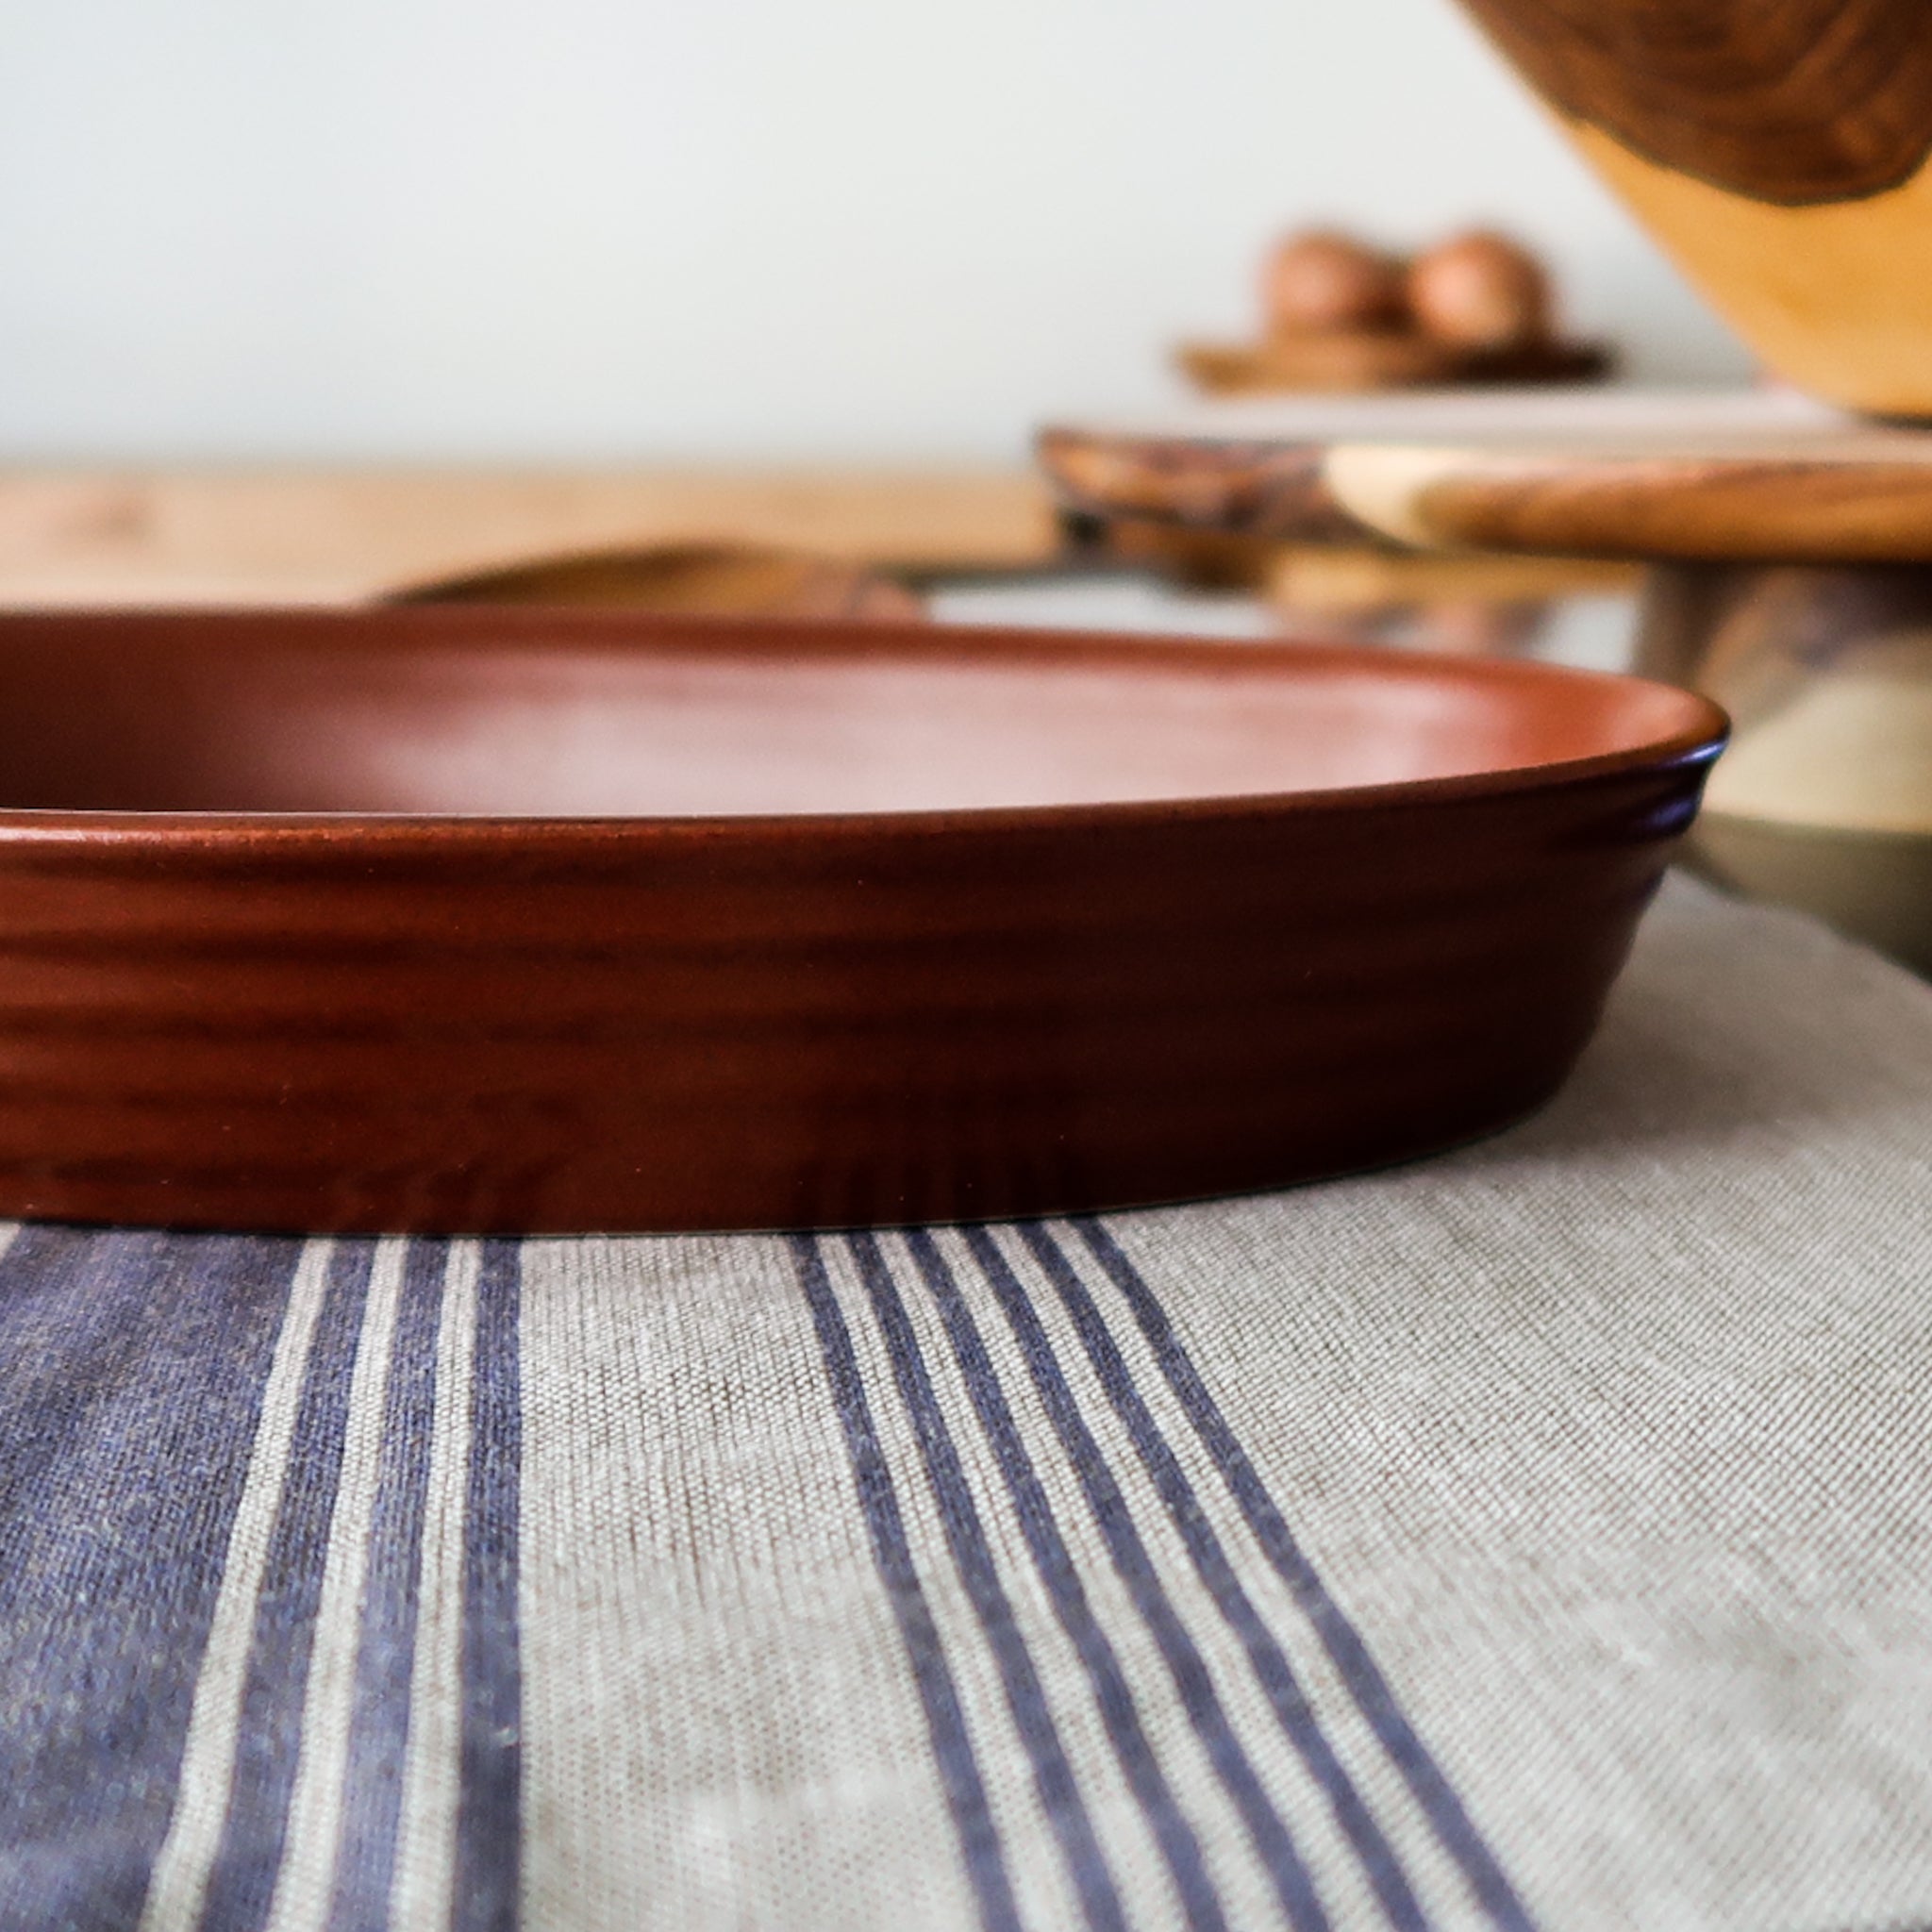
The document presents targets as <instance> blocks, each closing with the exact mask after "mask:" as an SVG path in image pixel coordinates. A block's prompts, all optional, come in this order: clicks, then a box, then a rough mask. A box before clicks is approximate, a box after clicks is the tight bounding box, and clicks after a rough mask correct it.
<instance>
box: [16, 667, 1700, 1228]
mask: <svg viewBox="0 0 1932 1932" xmlns="http://www.w3.org/2000/svg"><path fill="white" fill-rule="evenodd" d="M1696 702H1697V701H1695V700H1689V699H1687V703H1689V704H1695V703H1696ZM1707 715H1708V717H1709V719H1711V720H1713V721H1715V722H1714V723H1712V724H1711V726H1710V728H1709V730H1707V731H1705V732H1704V733H1702V735H1701V736H1699V735H1696V734H1693V735H1692V736H1691V738H1687V739H1686V740H1685V741H1681V742H1677V743H1674V744H1673V745H1670V746H1665V747H1661V748H1657V749H1654V750H1653V751H1651V752H1649V753H1645V754H1621V755H1616V756H1613V757H1609V758H1602V759H1598V760H1594V761H1591V762H1590V763H1587V764H1581V765H1575V766H1571V767H1566V768H1554V769H1552V770H1548V771H1542V772H1538V771H1529V772H1524V773H1517V774H1487V775H1485V776H1483V777H1481V778H1477V779H1472V780H1458V779H1448V780H1440V781H1431V782H1427V783H1421V784H1413V785H1408V786H1400V787H1391V788H1385V789H1383V790H1381V791H1374V792H1371V791H1357V792H1352V793H1351V792H1333V793H1312V794H1301V795H1297V796H1293V797H1289V798H1285V799H1284V798H1275V799H1268V798H1235V799H1228V800H1220V801H1190V802H1184V803H1180V804H1175V805H1136V806H1119V807H1092V808H1084V807H1075V808H1058V809H1041V810H1033V811H1027V810H1000V811H977V812H955V813H944V812H938V813H929V814H906V815H899V816H879V817H874V818H863V817H852V818H818V819H796V820H777V819H759V820H754V819H739V820H730V819H720V820H664V821H643V822H624V821H596V820H591V821H578V822H560V821H522V822H509V821H501V820H461V819H425V820H408V819H358V818H340V819H337V818H327V819H321V818H318V819H308V820H302V819H283V820H268V819H259V820H251V819H246V818H228V817H222V816H216V817H207V816H205V817H196V816H194V815H191V814H181V815H134V814H122V815H110V814H88V813H64V812H33V811H16V812H4V813H0V1094H4V1098H5V1104H4V1106H0V1212H4V1213H6V1214H8V1215H14V1216H29V1217H47V1218H58V1219H71V1220H79V1221H105V1222H121V1223H133V1224H172V1225H176V1226H192V1227H229V1228H288V1229H308V1230H316V1231H325V1230H341V1231H350V1230H353V1231H358V1232H372V1233H373V1232H438V1233H457V1232H468V1233H486V1232H504V1233H527V1232H566V1231H568V1232H581V1231H592V1230H664V1231H669V1230H676V1229H697V1228H715V1229H734V1228H773V1227H784V1226H813V1225H816V1226H828V1225H842V1224H878V1223H896V1222H913V1221H929V1220H955V1219H978V1218H983V1217H986V1218H991V1217H1006V1216H1013V1215H1028V1214H1038V1213H1045V1212H1051V1211H1058V1210H1073V1209H1086V1208H1111V1207H1119V1206H1125V1205H1131V1204H1143V1203H1153V1202H1159V1201H1171V1200H1178V1199H1185V1198H1191V1197H1195V1196H1200V1195H1206V1194H1212V1193H1222V1192H1228V1191H1241V1190H1247V1189H1256V1188H1264V1187H1274V1186H1278V1185H1281V1184H1284V1183H1288V1182H1292V1181H1299V1180H1305V1179H1308V1178H1312V1177H1315V1176H1318V1175H1323V1174H1338V1173H1341V1172H1344V1171H1348V1170H1353V1169H1358V1168H1363V1167H1369V1166H1374V1165H1380V1164H1383V1163H1386V1162H1391V1161H1397V1160H1402V1159H1406V1158H1410V1157H1412V1156H1416V1155H1421V1154H1424V1153H1427V1152H1429V1151H1431V1150H1434V1149H1438V1148H1441V1147H1443V1146H1446V1145H1449V1144H1452V1143H1454V1142H1457V1141H1466V1140H1469V1139H1471V1138H1472V1137H1474V1136H1478V1135H1481V1134H1484V1133H1487V1132H1489V1131H1491V1130H1492V1129H1495V1128H1498V1127H1501V1126H1503V1125H1504V1124H1507V1123H1508V1122H1510V1121H1512V1120H1515V1119H1517V1118H1518V1117H1520V1116H1522V1115H1523V1114H1524V1113H1526V1112H1528V1111H1529V1110H1531V1109H1532V1108H1535V1107H1536V1106H1538V1105H1539V1104H1540V1103H1541V1101H1543V1100H1544V1099H1545V1098H1547V1097H1548V1095H1549V1094H1550V1093H1552V1092H1553V1091H1555V1089H1556V1088H1557V1085H1558V1084H1559V1083H1560V1082H1561V1080H1562V1079H1563V1077H1564V1075H1565V1074H1566V1073H1567V1072H1568V1071H1569V1069H1570V1067H1571V1066H1572V1064H1573V1063H1574V1060H1575V1058H1576V1056H1577V1055H1578V1053H1579V1052H1580V1051H1581V1049H1582V1047H1583V1045H1584V1044H1585V1042H1586V1041H1587V1040H1588V1039H1589V1037H1590V1034H1591V1030H1592V1028H1593V1026H1594V1025H1595V1023H1596V1020H1597V1016H1598V1013H1599V1011H1600V1009H1601V1008H1602V1004H1603V1001H1604V998H1605V995H1606V994H1607V991H1608V989H1609V986H1610V983H1611V981H1612V979H1613V978H1614V977H1615V974H1616V973H1617V971H1618V969H1619V968H1620V966H1621V965H1622V963H1623V960H1624V957H1625V954H1626V952H1627V949H1628V947H1629V943H1630V941H1631V937H1632V934H1633V932H1634V929H1635V926H1636V924H1637V921H1638V918H1639V916H1640V914H1641V910H1642V908H1643V907H1644V905H1645V903H1646V902H1647V900H1648V899H1649V897H1650V895H1651V892H1652V891H1653V890H1654V888H1655V887H1656V884H1657V879H1658V877H1659V875H1660V874H1661V872H1662V869H1663V867H1664V865H1665V863H1666V861H1667V859H1668V857H1669V853H1670V848H1671V846H1672V845H1673V844H1674V841H1675V840H1676V839H1677V837H1678V836H1679V835H1680V833H1681V832H1682V831H1683V830H1684V828H1685V827H1686V825H1687V824H1689V822H1690V820H1691V816H1692V815H1693V813H1694V811H1695V809H1696V803H1697V798H1698V793H1699V791H1700V789H1701V786H1702V782H1703V777H1704V773H1705V770H1706V768H1707V764H1708V761H1709V759H1710V758H1712V757H1713V756H1715V752H1716V749H1717V745H1718V742H1719V741H1720V739H1721V733H1722V720H1721V715H1720V714H1718V713H1717V712H1716V711H1715V709H1714V708H1709V709H1708V713H1707Z"/></svg>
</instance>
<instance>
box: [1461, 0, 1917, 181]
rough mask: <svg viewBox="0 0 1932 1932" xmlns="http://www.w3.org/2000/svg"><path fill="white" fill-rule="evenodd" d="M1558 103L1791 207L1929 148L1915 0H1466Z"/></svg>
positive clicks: (1670, 162)
mask: <svg viewBox="0 0 1932 1932" xmlns="http://www.w3.org/2000/svg"><path fill="white" fill-rule="evenodd" d="M1463 5H1464V7H1465V8H1466V9H1467V10H1468V11H1469V12H1471V13H1472V14H1474V16H1475V18H1476V19H1477V20H1478V21H1479V22H1480V23H1481V25H1483V27H1484V28H1485V30H1486V31H1487V32H1488V33H1489V35H1490V36H1491V39H1492V40H1494V41H1495V42H1496V43H1497V45H1498V46H1499V47H1500V48H1501V49H1502V50H1503V52H1504V53H1505V54H1507V56H1508V58H1510V59H1511V60H1512V61H1513V62H1514V63H1515V64H1516V66H1517V67H1518V68H1520V69H1521V70H1522V72H1523V73H1524V75H1525V76H1526V77H1527V78H1528V79H1529V81H1530V83H1531V84H1532V85H1533V86H1534V87H1535V88H1536V89H1537V91H1538V92H1540V93H1541V94H1542V96H1543V98H1544V99H1545V100H1546V101H1548V102H1549V103H1550V105H1551V106H1552V107H1554V108H1557V110H1558V111H1559V112H1561V113H1563V114H1565V115H1568V116H1570V117H1572V118H1573V119H1574V120H1577V121H1582V122H1586V123H1588V124H1589V125H1592V126H1595V127H1599V128H1602V129H1603V130H1604V131H1605V132H1606V133H1607V134H1609V135H1611V136H1612V137H1614V138H1615V139H1616V140H1617V141H1618V142H1620V143H1622V144H1623V145H1624V147H1626V148H1628V149H1630V150H1631V151H1632V152H1634V153H1636V154H1640V155H1642V156H1645V157H1646V158H1649V159H1651V160H1653V161H1657V162H1659V163H1661V164H1662V165H1663V166H1665V167H1667V168H1670V169H1672V170H1673V171H1674V172H1675V173H1677V174H1680V175H1692V176H1694V177H1695V178H1697V179H1699V180H1703V181H1707V182H1710V183H1711V184H1712V185H1714V186H1716V187H1720V188H1724V189H1727V190H1729V191H1730V192H1733V193H1737V194H1743V195H1748V196H1750V197H1751V198H1752V199H1754V200H1757V201H1765V202H1774V203H1777V204H1780V205H1782V206H1786V207H1802V206H1806V205H1808V204H1812V203H1817V202H1828V201H1845V200H1849V199H1853V198H1856V197H1858V196H1863V195H1870V194H1876V193H1879V192H1882V191H1884V190H1886V189H1889V188H1896V187H1897V186H1898V185H1899V184H1900V183H1901V182H1903V181H1905V180H1907V178H1909V177H1910V176H1911V175H1915V174H1916V173H1918V171H1919V169H1920V168H1921V166H1922V165H1923V164H1924V160H1925V158H1926V155H1927V153H1928V151H1932V13H1928V11H1927V10H1926V8H1925V7H1924V5H1923V4H1922V0H1463Z"/></svg>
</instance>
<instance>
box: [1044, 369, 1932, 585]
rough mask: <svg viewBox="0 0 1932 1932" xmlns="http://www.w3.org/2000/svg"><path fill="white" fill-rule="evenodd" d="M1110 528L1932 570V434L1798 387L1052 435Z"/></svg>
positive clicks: (1257, 412)
mask: <svg viewBox="0 0 1932 1932" xmlns="http://www.w3.org/2000/svg"><path fill="white" fill-rule="evenodd" d="M1040 457H1041V464H1042V466H1043V468H1044V470H1045V472H1046V474H1047V475H1048V477H1049V478H1050V479H1051V481H1052V482H1053V484H1054V486H1055V488H1056V490H1057V491H1058V494H1059V496H1060V498H1061V501H1062V502H1063V504H1065V505H1066V506H1067V507H1069V508H1072V509H1074V510H1076V511H1079V512H1082V513H1085V514H1088V515H1093V516H1098V517H1102V518H1113V517H1141V518H1155V519H1159V520H1163V521H1168V522H1173V523H1177V524H1182V525H1190V526H1193V527H1200V528H1213V529H1222V530H1232V531H1240V532H1241V533H1243V534H1247V535H1252V536H1258V537H1272V538H1282V539H1291V540H1299V541H1351V542H1358V541H1362V539H1363V538H1364V537H1368V538H1372V539H1373V538H1381V539H1383V540H1386V541H1392V542H1396V543H1400V544H1407V545H1412V546H1417V547H1422V548H1458V547H1467V548H1474V549H1490V550H1517V551H1537V552H1562V553H1567V554H1570V555H1575V556H1591V557H1610V558H1646V559H1657V558H1681V559H1709V560H1724V561H1776V562H1814V563H1847V562H1853V563H1861V562H1924V561H1932V431H1924V430H1915V429H1908V428H1898V427H1891V426H1888V425H1876V424H1870V423H1865V422H1862V421H1859V420H1858V419H1856V418H1853V417H1850V416H1846V415H1843V414H1841V413H1840V412H1839V411H1837V410H1834V409H1831V408H1827V407H1825V406H1824V405H1822V404H1818V403H1814V402H1812V401H1810V400H1808V399H1807V398H1805V397H1802V396H1799V395H1797V394H1795V393H1793V392H1791V391H1783V390H1772V389H1764V390H1746V391H1664V390H1651V391H1644V390H1591V389H1575V390H1565V391H1548V390H1524V391H1489V392H1485V393H1479V394H1473V393H1470V392H1467V391H1428V392H1421V393H1416V394H1412V395H1407V396H1390V397H1361V398H1356V397H1348V398H1343V397H1324V398H1312V399H1299V398H1297V399H1293V400H1270V401H1268V402H1252V403H1241V404H1218V405H1207V406H1203V407H1201V408H1195V409H1192V410H1190V411H1188V412H1186V413H1184V414H1178V415H1175V416H1174V417H1171V418H1166V419H1162V420H1159V421H1157V422H1151V423H1139V424H1136V423H1124V424H1079V423H1067V424H1058V425H1052V426H1050V427H1048V428H1047V429H1046V430H1045V431H1043V432H1042V434H1041V439H1040Z"/></svg>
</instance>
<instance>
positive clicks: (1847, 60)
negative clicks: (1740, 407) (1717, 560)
mask: <svg viewBox="0 0 1932 1932" xmlns="http://www.w3.org/2000/svg"><path fill="white" fill-rule="evenodd" d="M1465 5H1466V6H1467V8H1468V9H1469V10H1470V11H1471V12H1472V13H1474V15H1475V16H1476V18H1477V19H1478V20H1479V21H1480V22H1481V23H1482V24H1483V25H1484V26H1485V27H1487V28H1488V30H1489V31H1490V33H1491V36H1492V37H1493V38H1494V39H1495V40H1496V42H1498V44H1499V45H1500V46H1501V47H1502V49H1503V51H1504V52H1505V53H1506V54H1507V55H1508V56H1509V58H1511V59H1513V60H1514V61H1515V62H1516V64H1517V66H1518V67H1519V68H1520V69H1521V70H1522V71H1523V73H1524V75H1526V76H1527V77H1528V79H1529V80H1530V82H1531V84H1532V85H1533V86H1535V87H1536V88H1537V89H1538V90H1539V91H1540V92H1541V93H1542V95H1543V97H1544V98H1545V99H1546V100H1547V101H1548V102H1549V103H1550V104H1551V105H1552V106H1553V107H1554V108H1556V109H1557V112H1558V114H1559V115H1561V116H1562V117H1563V121H1564V125H1565V126H1566V127H1567V129H1568V130H1569V132H1570V133H1571V134H1572V136H1573V138H1574V140H1575V142H1576V145H1577V146H1578V148H1579V149H1580V151H1581V152H1582V154H1583V155H1584V157H1585V158H1586V159H1587V160H1589V161H1590V162H1591V164H1592V165H1593V166H1594V167H1595V168H1596V169H1597V171H1598V173H1599V174H1601V175H1603V177H1604V178H1605V180H1606V181H1607V183H1608V184H1609V185H1610V187H1611V188H1612V189H1614V190H1615V191H1616V192H1619V193H1620V194H1621V195H1622V196H1623V197H1624V200H1625V201H1627V202H1628V203H1629V205H1630V206H1631V208H1633V209H1634V210H1635V211H1636V213H1637V214H1638V216H1639V217H1640V219H1641V220H1642V221H1643V223H1644V224H1645V225H1646V226H1648V227H1649V228H1650V229H1651V231H1652V232H1653V234H1655V235H1656V237H1657V240H1658V241H1659V242H1662V244H1663V245H1664V246H1665V247H1666V248H1667V249H1668V250H1669V251H1670V252H1671V254H1672V255H1673V256H1674V257H1675V258H1676V260H1677V263H1678V265H1679V266H1680V267H1681V268H1682V269H1683V270H1684V272H1685V273H1686V275H1689V277H1690V278H1691V280H1692V281H1693V282H1695V283H1696V284H1697V285H1698V287H1699V288H1700V289H1702V290H1703V291H1704V293H1705V294H1706V295H1707V296H1708V297H1709V299H1710V300H1711V302H1712V303H1713V305H1714V306H1715V307H1716V308H1718V309H1719V310H1720V311H1721V312H1722V313H1723V314H1724V316H1725V318H1726V319H1727V320H1728V321H1729V322H1731V324H1732V325H1734V326H1735V327H1736V328H1737V329H1738V331H1739V333H1740V335H1742V336H1743V338H1744V339H1745V341H1747V342H1749V343H1750V344H1751V346H1752V347H1753V348H1754V349H1755V350H1756V351H1757V353H1758V354H1759V355H1760V356H1762V357H1763V358H1765V359H1766V361H1767V362H1768V363H1769V364H1770V366H1771V367H1772V368H1774V370H1776V371H1777V372H1778V374H1779V375H1783V376H1785V377H1786V378H1787V379H1788V380H1790V381H1792V382H1795V383H1797V384H1798V385H1800V386H1801V387H1802V388H1804V389H1807V390H1808V391H1811V392H1812V393H1814V394H1816V395H1820V396H1824V397H1826V398H1828V399H1830V400H1831V401H1833V402H1835V403H1839V404H1840V405H1843V406H1845V407H1847V408H1857V409H1863V410H1867V411H1870V412H1872V413H1874V414H1878V415H1892V416H1911V417H1919V416H1932V328H1928V327H1927V326H1926V324H1925V303H1924V290H1925V288H1926V286H1927V283H1928V278H1932V176H1928V169H1927V165H1926V160H1927V154H1928V149H1932V9H1928V8H1925V7H1924V5H1923V4H1922V0H1465Z"/></svg>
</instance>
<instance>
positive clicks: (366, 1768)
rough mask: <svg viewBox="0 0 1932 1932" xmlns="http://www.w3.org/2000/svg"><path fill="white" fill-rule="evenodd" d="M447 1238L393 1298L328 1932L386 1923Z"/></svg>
mask: <svg viewBox="0 0 1932 1932" xmlns="http://www.w3.org/2000/svg"><path fill="white" fill-rule="evenodd" d="M448 1262H449V1244H448V1243H447V1242H446V1241H411V1242H410V1244H409V1247H408V1254H407V1256H406V1257H405V1260H404V1264H403V1280H402V1289H401V1292H400V1294H399V1295H398V1297H397V1303H396V1321H395V1337H394V1343H393V1347H392V1349H391V1362H390V1373H389V1383H388V1388H387V1391H386V1392H385V1394H384V1397H383V1416H382V1439H381V1444H380V1447H379V1450H378V1455H379V1457H380V1460H379V1465H378V1469H377V1474H376V1490H375V1507H374V1510H373V1512H372V1516H371V1522H370V1531H369V1570H368V1576H367V1580H366V1582H365V1584H364V1592H363V1599H362V1619H361V1626H360V1630H359V1632H358V1644H357V1653H356V1685H355V1691H354V1694H353V1697H352V1700H351V1704H350V1710H349V1746H348V1755H347V1759H346V1763H345V1767H344V1774H343V1791H342V1815H341V1831H340V1836H339V1839H338V1848H337V1854H336V1866H335V1889H334V1893H333V1896H332V1898H331V1900H330V1906H329V1916H328V1925H329V1932H369V1928H371V1927H374V1926H379V1925H381V1924H383V1923H384V1920H385V1915H386V1913H387V1911H388V1907H389V1898H390V1891H391V1885H392V1883H393V1880H394V1875H395V1852H396V1835H397V1823H398V1819H399V1817H400V1814H401V1809H402V1796H403V1774H404V1758H405V1754H406V1753H407V1751H408V1741H409V1697H410V1687H411V1683H412V1681H413V1668H414V1663H415V1655H416V1621H417V1605H418V1589H419V1581H420V1573H421V1568H422V1556H423V1524H424V1517H425V1508H426V1500H427V1496H428V1490H429V1457H430V1444H431V1441H432V1440H433V1435H434V1425H435V1420H436V1335H437V1324H438V1321H439V1318H440V1317H441V1310H442V1289H443V1277H444V1274H445V1273H446V1271H447V1267H448Z"/></svg>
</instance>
